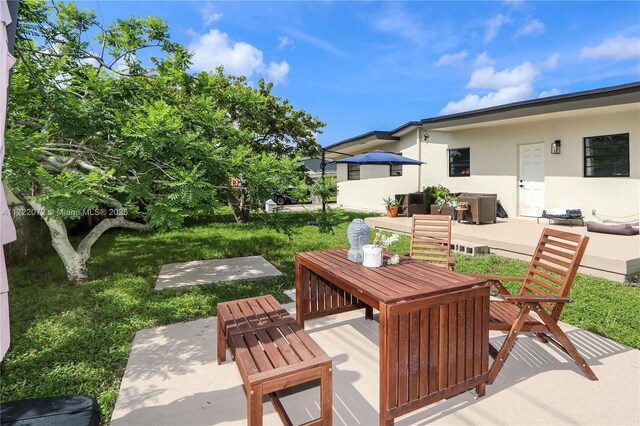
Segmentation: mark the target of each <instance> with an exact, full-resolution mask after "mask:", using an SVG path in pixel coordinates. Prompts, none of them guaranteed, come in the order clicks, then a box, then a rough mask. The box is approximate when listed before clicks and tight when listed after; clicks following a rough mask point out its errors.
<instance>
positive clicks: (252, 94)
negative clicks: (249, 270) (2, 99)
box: [4, 0, 324, 282]
mask: <svg viewBox="0 0 640 426" xmlns="http://www.w3.org/2000/svg"><path fill="white" fill-rule="evenodd" d="M20 7H21V9H20V19H19V20H18V34H17V41H16V48H15V52H16V56H17V59H18V61H17V63H16V65H15V67H14V70H15V71H14V74H13V76H12V83H11V96H10V100H9V101H10V103H9V117H8V130H7V158H6V167H5V176H4V178H5V179H6V181H7V182H8V184H9V186H10V189H11V190H12V191H13V192H14V194H16V196H18V197H19V198H20V199H22V200H23V201H24V202H25V203H26V204H27V205H28V206H29V207H30V208H29V209H28V210H27V212H31V213H35V214H39V215H41V216H42V217H43V219H44V220H45V222H46V224H47V226H48V227H49V229H50V231H51V236H52V241H53V246H54V248H55V250H56V251H57V253H58V254H59V256H60V258H61V259H62V261H63V263H64V266H65V269H66V271H67V275H68V277H69V280H70V281H72V282H75V281H83V280H86V279H87V277H88V276H87V267H86V264H87V260H88V259H89V256H90V250H91V246H92V245H93V244H94V243H95V241H96V240H97V239H98V238H99V237H100V236H101V235H102V234H103V233H104V232H105V231H106V230H108V229H110V228H113V227H125V228H132V229H139V230H150V229H154V228H155V229H174V228H178V227H180V226H181V225H182V223H183V221H184V219H185V218H186V217H188V216H190V215H194V214H198V213H200V212H202V211H205V210H211V209H212V208H213V207H215V206H216V202H218V201H220V200H222V201H225V202H229V203H230V204H231V205H232V206H233V207H234V210H235V211H236V214H237V216H238V218H239V219H242V220H246V219H247V215H248V209H249V208H250V207H251V206H255V205H256V204H257V202H258V201H259V200H261V199H262V198H264V197H266V196H267V195H268V192H269V190H270V189H279V188H283V187H286V186H287V185H289V184H291V182H293V181H295V179H296V175H297V173H296V170H297V168H298V167H297V163H296V161H295V157H296V155H299V154H313V153H314V152H317V150H318V148H319V147H318V145H317V143H316V141H315V137H314V135H315V134H316V133H317V132H318V131H319V129H320V127H322V126H323V125H324V124H323V123H322V122H321V121H320V120H318V119H317V118H314V117H311V116H310V115H309V114H307V113H306V112H304V111H300V110H295V109H294V108H293V107H292V106H291V105H290V104H289V103H288V102H287V101H286V100H282V99H280V98H278V97H276V96H274V95H273V94H272V93H271V90H272V85H271V84H267V83H265V82H264V81H259V82H258V84H257V87H255V88H254V87H252V86H251V85H250V84H249V83H248V82H247V81H246V79H245V78H244V77H233V76H229V75H225V74H224V72H223V70H222V69H218V70H216V71H215V72H211V73H200V74H197V75H194V74H191V73H189V65H190V63H189V59H190V54H189V52H188V51H187V50H186V49H185V48H184V47H183V46H181V45H179V44H177V43H174V42H172V41H171V40H170V35H169V32H168V28H167V25H166V23H165V22H164V21H162V20H161V19H159V18H155V17H147V18H141V17H130V18H127V19H119V20H116V21H114V22H113V23H111V24H110V25H109V26H107V27H105V26H103V25H102V24H101V23H100V22H99V21H98V20H97V19H96V16H95V13H94V11H92V10H87V9H79V8H78V7H76V5H75V4H74V3H67V4H65V3H51V4H49V3H45V2H42V1H31V0H28V1H25V2H22V3H21V6H20ZM271 169H272V170H271ZM268 171H271V173H268ZM232 177H233V178H236V180H235V182H242V185H241V186H240V187H237V186H232V185H231V184H230V178H232ZM87 215H93V216H95V217H97V218H98V219H99V223H98V224H97V225H96V226H95V227H93V229H91V231H90V232H89V233H88V234H87V235H86V236H85V238H84V239H83V240H82V241H81V242H80V243H79V245H78V246H77V247H74V246H73V245H72V244H71V242H70V241H69V239H68V236H67V229H66V224H65V221H67V222H68V221H69V220H77V219H80V218H82V217H83V216H87Z"/></svg>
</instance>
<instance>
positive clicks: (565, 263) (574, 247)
mask: <svg viewBox="0 0 640 426" xmlns="http://www.w3.org/2000/svg"><path fill="white" fill-rule="evenodd" d="M588 242H589V237H587V236H583V235H576V234H572V233H569V232H563V231H556V230H554V229H549V228H545V229H544V230H543V231H542V236H541V237H540V241H539V242H538V246H537V248H536V250H535V252H534V254H533V258H532V259H531V264H530V265H529V270H528V271H527V274H526V275H525V276H524V277H506V276H498V275H479V274H470V275H473V276H475V277H478V278H483V279H485V280H487V283H488V284H491V285H493V286H495V287H496V289H497V290H498V293H499V297H501V298H502V300H501V301H493V300H492V301H491V302H490V304H489V311H490V313H489V329H490V330H501V331H507V332H508V333H509V334H508V335H507V337H506V339H505V341H504V343H503V344H502V347H501V348H500V350H497V349H496V348H495V347H494V346H492V345H491V344H489V354H490V355H491V356H492V357H493V358H494V362H493V365H492V366H491V369H490V370H489V383H493V381H494V380H495V379H496V377H497V376H498V373H499V372H500V369H501V368H502V366H503V365H504V363H505V361H506V359H507V357H508V356H509V353H510V351H511V349H512V347H513V345H514V344H515V342H516V338H517V337H518V334H519V333H520V332H529V333H535V335H536V336H538V338H539V339H540V340H541V341H542V342H544V343H548V342H551V343H553V344H555V345H556V346H558V347H559V348H560V349H562V350H563V351H564V352H565V353H566V354H567V355H569V356H570V357H571V359H573V361H574V362H575V363H576V364H577V365H578V367H580V369H581V370H582V372H583V373H584V374H585V376H587V377H588V378H589V379H590V380H598V378H597V377H596V375H595V374H594V373H593V371H592V370H591V368H590V367H589V366H588V365H587V363H586V361H585V360H584V358H582V356H581V355H580V354H579V353H578V350H577V349H576V347H575V346H574V345H573V343H571V341H570V340H569V338H568V337H567V335H566V334H565V333H564V332H563V331H562V330H561V329H560V327H559V326H558V319H559V318H560V313H561V312H562V308H564V305H565V303H569V302H571V301H572V300H571V299H570V298H569V290H570V289H571V285H572V284H573V279H574V277H575V275H576V272H577V271H578V267H579V266H580V261H581V260H582V256H583V255H584V251H585V249H586V248H587V243H588ZM501 281H516V282H522V287H521V288H520V293H519V294H518V295H512V294H511V293H510V292H509V290H507V288H506V287H505V286H504V285H502V283H501ZM531 311H533V312H534V313H535V314H536V315H537V318H536V317H533V316H531V315H530V314H529V313H530V312H531ZM549 334H553V335H554V336H555V339H554V338H553V337H551V336H549Z"/></svg>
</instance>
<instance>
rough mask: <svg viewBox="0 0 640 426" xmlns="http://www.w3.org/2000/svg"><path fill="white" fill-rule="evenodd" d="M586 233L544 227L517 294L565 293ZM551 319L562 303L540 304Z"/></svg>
mask: <svg viewBox="0 0 640 426" xmlns="http://www.w3.org/2000/svg"><path fill="white" fill-rule="evenodd" d="M588 242H589V237H587V236H585V235H578V234H573V233H570V232H564V231H557V230H555V229H550V228H545V229H544V230H543V231H542V235H541V236H540V241H538V246H537V247H536V250H535V252H534V254H533V257H532V258H531V264H530V265H529V270H528V271H527V275H526V276H525V279H524V282H523V284H522V287H521V289H520V294H521V295H522V294H530V295H535V296H560V297H567V296H569V291H570V290H571V286H572V284H573V279H574V278H575V276H576V273H577V272H578V267H579V266H580V262H581V261H582V256H583V255H584V252H585V250H586V248H587V243H588ZM541 305H542V306H543V307H544V308H545V309H547V311H548V312H549V314H550V315H551V317H552V318H553V319H554V320H556V321H557V320H558V319H559V318H560V313H561V312H562V308H563V307H564V303H560V304H554V303H542V304H541Z"/></svg>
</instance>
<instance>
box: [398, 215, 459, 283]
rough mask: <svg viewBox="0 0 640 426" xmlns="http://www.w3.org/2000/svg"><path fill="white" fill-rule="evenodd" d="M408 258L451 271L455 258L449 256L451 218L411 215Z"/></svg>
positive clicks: (446, 216)
mask: <svg viewBox="0 0 640 426" xmlns="http://www.w3.org/2000/svg"><path fill="white" fill-rule="evenodd" d="M409 256H410V257H412V258H414V259H418V260H424V261H425V262H429V263H433V264H436V265H438V266H442V267H446V268H449V269H451V270H452V271H453V270H454V268H455V264H456V258H455V257H453V256H451V216H448V215H434V214H416V215H413V219H412V222H411V248H410V251H409Z"/></svg>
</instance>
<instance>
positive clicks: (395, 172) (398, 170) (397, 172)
mask: <svg viewBox="0 0 640 426" xmlns="http://www.w3.org/2000/svg"><path fill="white" fill-rule="evenodd" d="M397 155H400V156H402V153H401V152H398V153H397ZM389 176H402V164H398V165H395V166H389Z"/></svg>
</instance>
